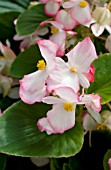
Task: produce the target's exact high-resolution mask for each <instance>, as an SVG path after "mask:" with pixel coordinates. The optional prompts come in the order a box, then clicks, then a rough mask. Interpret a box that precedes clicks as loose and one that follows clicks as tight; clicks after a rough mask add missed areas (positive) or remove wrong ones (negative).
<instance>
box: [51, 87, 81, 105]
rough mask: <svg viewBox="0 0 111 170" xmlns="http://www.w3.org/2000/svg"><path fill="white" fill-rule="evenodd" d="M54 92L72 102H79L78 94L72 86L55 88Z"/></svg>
mask: <svg viewBox="0 0 111 170" xmlns="http://www.w3.org/2000/svg"><path fill="white" fill-rule="evenodd" d="M54 94H56V95H58V96H59V97H60V98H62V99H64V100H66V101H69V102H71V103H74V102H76V103H77V102H79V99H78V95H77V94H76V93H74V91H73V89H71V88H70V87H60V88H57V89H55V91H54Z"/></svg>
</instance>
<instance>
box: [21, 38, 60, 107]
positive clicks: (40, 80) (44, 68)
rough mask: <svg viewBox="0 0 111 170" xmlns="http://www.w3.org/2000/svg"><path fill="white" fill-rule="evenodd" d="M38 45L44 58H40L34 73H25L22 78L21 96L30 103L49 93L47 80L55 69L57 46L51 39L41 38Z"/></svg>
mask: <svg viewBox="0 0 111 170" xmlns="http://www.w3.org/2000/svg"><path fill="white" fill-rule="evenodd" d="M38 45H39V48H40V51H41V54H42V56H43V58H44V59H45V61H46V64H45V62H44V60H39V61H38V63H37V68H38V70H37V71H36V72H34V73H31V74H28V75H25V76H24V77H23V79H22V80H20V90H19V94H20V98H21V99H22V100H23V101H24V102H25V103H28V104H33V103H35V102H37V101H38V102H40V101H41V100H42V98H43V97H44V96H45V95H46V94H47V90H46V85H45V83H46V80H47V78H48V76H49V74H50V73H51V72H52V70H54V69H55V66H56V65H55V56H56V52H57V49H58V48H57V46H56V44H54V43H53V42H51V41H50V40H39V41H38Z"/></svg>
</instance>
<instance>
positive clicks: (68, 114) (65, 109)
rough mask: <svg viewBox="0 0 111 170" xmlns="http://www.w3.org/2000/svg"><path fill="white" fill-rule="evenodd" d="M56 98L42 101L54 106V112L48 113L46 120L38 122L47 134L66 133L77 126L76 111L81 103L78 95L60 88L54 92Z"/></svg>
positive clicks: (46, 98)
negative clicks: (77, 105)
mask: <svg viewBox="0 0 111 170" xmlns="http://www.w3.org/2000/svg"><path fill="white" fill-rule="evenodd" d="M54 95H57V96H59V97H55V96H48V97H45V98H43V99H42V101H43V102H44V103H47V104H53V108H52V110H50V111H48V112H47V117H46V118H41V119H39V121H38V122H37V125H38V128H39V129H40V131H42V132H43V131H46V132H47V134H52V133H61V134H62V133H64V131H66V130H68V129H71V128H73V127H74V125H75V109H76V104H77V103H78V102H79V98H78V95H77V94H75V93H74V91H73V90H72V89H71V88H68V87H65V88H58V89H56V90H55V91H54Z"/></svg>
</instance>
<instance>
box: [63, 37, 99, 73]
mask: <svg viewBox="0 0 111 170" xmlns="http://www.w3.org/2000/svg"><path fill="white" fill-rule="evenodd" d="M66 56H67V57H68V62H69V64H70V65H71V66H76V67H77V69H78V72H84V73H86V72H87V71H89V69H90V64H91V63H92V61H93V60H95V59H97V54H96V49H95V47H94V45H93V43H92V41H91V40H90V38H89V37H86V38H85V39H84V40H83V41H82V42H79V43H78V44H77V45H76V46H75V47H74V48H73V49H72V50H71V51H70V52H69V53H67V54H66Z"/></svg>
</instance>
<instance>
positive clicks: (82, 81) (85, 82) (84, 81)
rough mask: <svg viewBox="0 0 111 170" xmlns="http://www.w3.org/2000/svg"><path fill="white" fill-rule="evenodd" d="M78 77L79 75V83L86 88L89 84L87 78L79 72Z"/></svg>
mask: <svg viewBox="0 0 111 170" xmlns="http://www.w3.org/2000/svg"><path fill="white" fill-rule="evenodd" d="M78 77H79V81H80V84H81V85H82V87H84V88H88V87H89V86H90V83H89V80H88V78H87V77H86V76H85V75H84V74H80V73H79V74H78Z"/></svg>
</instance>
